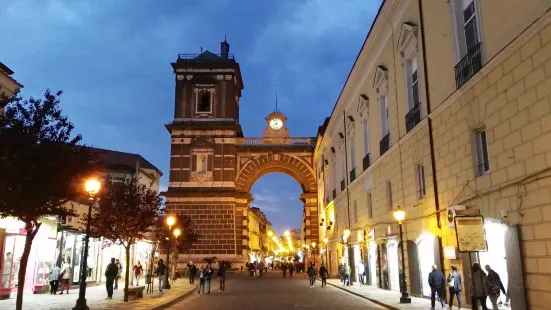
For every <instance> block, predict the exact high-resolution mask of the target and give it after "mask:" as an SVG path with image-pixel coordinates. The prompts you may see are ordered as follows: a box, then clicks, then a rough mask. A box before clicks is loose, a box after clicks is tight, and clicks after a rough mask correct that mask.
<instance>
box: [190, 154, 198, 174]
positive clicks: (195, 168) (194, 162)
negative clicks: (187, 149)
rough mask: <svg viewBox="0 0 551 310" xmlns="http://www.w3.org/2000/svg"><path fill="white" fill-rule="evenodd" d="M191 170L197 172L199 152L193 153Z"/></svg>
mask: <svg viewBox="0 0 551 310" xmlns="http://www.w3.org/2000/svg"><path fill="white" fill-rule="evenodd" d="M191 171H193V172H197V154H192V155H191Z"/></svg>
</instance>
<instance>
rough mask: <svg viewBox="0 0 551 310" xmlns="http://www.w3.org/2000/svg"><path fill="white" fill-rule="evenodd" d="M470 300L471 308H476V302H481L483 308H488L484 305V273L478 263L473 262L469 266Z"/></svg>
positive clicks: (485, 280)
mask: <svg viewBox="0 0 551 310" xmlns="http://www.w3.org/2000/svg"><path fill="white" fill-rule="evenodd" d="M471 279H472V281H471V289H470V291H471V300H472V303H471V304H472V306H473V309H478V302H480V303H481V304H482V309H483V310H488V307H486V298H487V297H488V290H487V282H488V279H487V277H486V274H485V273H484V271H482V269H481V268H480V264H479V263H474V264H473V267H472V268H471Z"/></svg>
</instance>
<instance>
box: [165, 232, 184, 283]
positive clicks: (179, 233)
mask: <svg viewBox="0 0 551 310" xmlns="http://www.w3.org/2000/svg"><path fill="white" fill-rule="evenodd" d="M181 234H182V231H181V230H180V228H176V229H174V249H175V250H176V254H175V255H174V254H173V255H174V256H173V257H174V259H175V260H176V259H178V256H179V254H180V253H179V251H178V237H179V236H180V235H181ZM174 271H176V264H174ZM167 282H168V281H167Z"/></svg>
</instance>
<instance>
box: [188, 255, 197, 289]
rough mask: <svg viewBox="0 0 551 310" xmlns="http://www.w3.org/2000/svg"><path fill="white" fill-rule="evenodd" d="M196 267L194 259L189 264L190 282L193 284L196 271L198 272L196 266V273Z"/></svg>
mask: <svg viewBox="0 0 551 310" xmlns="http://www.w3.org/2000/svg"><path fill="white" fill-rule="evenodd" d="M194 267H195V265H194V264H193V261H190V262H189V264H187V271H188V278H189V284H193V283H194V282H195V273H197V268H195V273H194V272H193V268H194Z"/></svg>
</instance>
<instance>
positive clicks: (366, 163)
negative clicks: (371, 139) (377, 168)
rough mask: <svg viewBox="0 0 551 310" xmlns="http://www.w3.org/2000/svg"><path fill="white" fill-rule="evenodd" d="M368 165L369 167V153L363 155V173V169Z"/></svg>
mask: <svg viewBox="0 0 551 310" xmlns="http://www.w3.org/2000/svg"><path fill="white" fill-rule="evenodd" d="M370 165H371V159H370V158H369V153H367V154H365V156H364V159H363V168H364V171H365V169H367V168H369V166H370Z"/></svg>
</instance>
